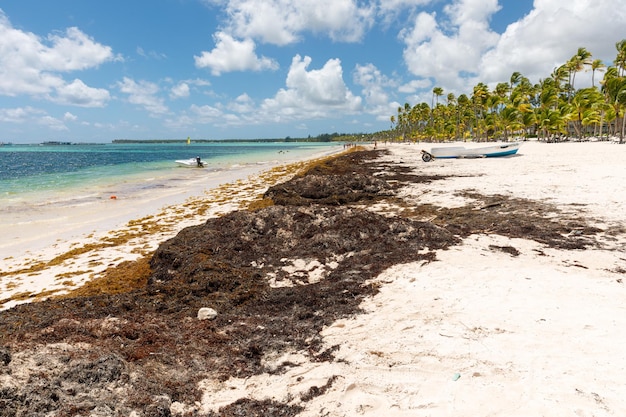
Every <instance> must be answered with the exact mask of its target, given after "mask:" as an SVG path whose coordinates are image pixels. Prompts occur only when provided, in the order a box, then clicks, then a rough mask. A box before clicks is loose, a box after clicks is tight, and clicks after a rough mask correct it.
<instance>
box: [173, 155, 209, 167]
mask: <svg viewBox="0 0 626 417" xmlns="http://www.w3.org/2000/svg"><path fill="white" fill-rule="evenodd" d="M174 162H176V163H177V164H178V166H181V167H185V168H204V167H206V163H204V162H203V161H201V160H200V157H197V158H189V159H177V160H176V161H174Z"/></svg>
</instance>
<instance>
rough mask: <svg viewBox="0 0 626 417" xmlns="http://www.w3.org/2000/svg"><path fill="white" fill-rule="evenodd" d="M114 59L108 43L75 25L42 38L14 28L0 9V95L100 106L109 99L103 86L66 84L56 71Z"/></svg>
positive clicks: (91, 65) (85, 66) (75, 81)
mask: <svg viewBox="0 0 626 417" xmlns="http://www.w3.org/2000/svg"><path fill="white" fill-rule="evenodd" d="M116 59H119V58H118V57H116V56H114V54H113V52H112V50H111V48H110V47H108V46H104V45H101V44H99V43H97V42H95V41H94V40H93V39H91V38H90V37H88V36H87V35H85V34H84V33H83V32H81V31H80V30H79V29H77V28H69V29H67V30H66V31H65V33H64V34H63V35H61V34H53V35H49V36H48V38H47V39H41V38H39V37H38V36H36V35H34V34H33V33H30V32H24V31H22V30H18V29H15V28H13V27H12V25H11V23H10V22H9V20H8V18H7V17H6V15H5V14H4V12H2V10H0V95H6V96H18V95H22V94H28V95H33V96H37V97H40V98H44V99H48V100H53V101H62V102H64V103H65V104H75V105H79V106H83V107H101V106H103V105H104V103H106V101H108V99H109V97H108V93H106V94H105V90H102V89H95V88H90V87H87V86H86V85H85V84H84V83H82V81H79V80H74V81H73V82H72V83H70V84H68V83H67V82H66V81H65V80H64V79H63V78H62V76H61V75H60V74H59V73H63V72H70V71H77V70H85V69H89V68H95V67H97V66H99V65H100V64H102V63H104V62H107V61H113V60H116ZM79 82H80V84H79ZM90 98H93V99H94V101H93V102H90V101H89V99H90Z"/></svg>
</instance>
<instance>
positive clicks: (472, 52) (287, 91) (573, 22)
mask: <svg viewBox="0 0 626 417" xmlns="http://www.w3.org/2000/svg"><path fill="white" fill-rule="evenodd" d="M624 22H626V0H569V1H567V2H565V1H563V0H535V1H534V2H533V1H531V0H499V1H498V0H152V1H150V2H146V1H137V0H124V1H119V0H108V1H106V2H104V1H85V0H54V1H44V0H5V1H2V2H0V141H4V142H14V143H28V142H30V143H32V142H41V141H44V140H70V141H77V142H109V141H111V140H113V139H116V138H133V139H154V138H186V137H187V136H190V137H192V138H203V139H247V138H282V137H286V136H291V137H306V136H308V135H311V136H317V135H319V134H321V133H332V132H345V133H357V132H374V131H379V130H384V129H387V128H389V127H390V122H389V118H390V116H391V115H394V114H395V112H396V109H397V107H398V106H399V105H403V104H404V103H406V102H408V103H410V104H411V105H413V104H415V103H418V102H421V101H426V102H430V98H431V96H432V89H433V87H435V86H437V87H442V88H443V89H444V94H447V93H454V94H456V95H459V94H462V93H467V94H471V91H472V88H473V86H474V85H476V84H477V83H478V82H485V83H487V84H488V85H491V86H493V85H495V84H496V83H498V82H504V81H508V80H509V78H510V75H511V74H512V73H513V72H515V71H519V72H521V73H522V74H524V75H525V76H527V77H529V78H530V80H531V82H537V81H539V79H540V78H545V77H546V76H548V75H549V74H550V73H551V72H552V70H553V69H554V68H555V67H557V66H559V65H561V64H563V63H564V62H565V61H567V60H568V59H569V58H570V57H571V56H573V55H574V54H575V52H576V50H577V49H578V47H585V48H587V49H588V50H589V51H590V52H591V53H592V54H593V58H594V59H602V60H604V61H605V62H606V63H607V64H610V63H611V62H612V60H613V59H614V58H615V54H616V50H615V43H616V42H618V41H620V40H622V39H625V38H626V25H625V24H624ZM589 77H590V76H588V77H587V78H589ZM596 77H597V75H596ZM585 78H586V77H585V75H578V76H577V78H576V80H577V87H580V86H581V85H582V84H583V83H584V82H585Z"/></svg>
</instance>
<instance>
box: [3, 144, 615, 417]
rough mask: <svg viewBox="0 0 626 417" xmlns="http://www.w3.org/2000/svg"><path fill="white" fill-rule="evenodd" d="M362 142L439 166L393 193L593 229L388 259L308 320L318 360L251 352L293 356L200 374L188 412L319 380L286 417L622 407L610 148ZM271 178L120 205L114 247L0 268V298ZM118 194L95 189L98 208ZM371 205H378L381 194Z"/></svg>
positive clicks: (420, 166)
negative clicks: (428, 178) (447, 147)
mask: <svg viewBox="0 0 626 417" xmlns="http://www.w3.org/2000/svg"><path fill="white" fill-rule="evenodd" d="M378 147H379V148H386V149H389V150H390V155H388V156H385V157H384V158H383V159H384V160H389V161H400V162H402V163H403V164H405V165H406V166H409V167H411V168H412V169H413V170H414V172H415V173H418V174H420V175H422V174H423V175H442V176H449V177H447V178H445V179H441V180H437V181H434V182H432V183H429V184H416V185H414V186H412V187H411V188H410V189H406V190H405V191H404V195H403V199H404V200H405V201H411V202H413V204H415V205H419V204H426V203H428V204H434V205H437V206H440V207H459V206H464V205H467V204H472V203H473V201H472V200H469V199H468V197H461V196H459V195H458V192H461V191H475V192H477V193H480V194H484V195H497V194H498V195H503V196H509V197H516V198H524V199H529V200H535V201H542V202H546V203H550V204H554V205H556V206H557V207H559V208H560V209H561V210H562V211H563V212H564V213H566V214H567V215H568V216H571V217H572V218H576V217H578V218H580V219H584V220H586V221H587V222H589V223H590V225H592V226H596V227H599V228H601V229H603V230H604V232H603V233H601V234H600V235H599V237H598V239H599V240H600V243H601V246H600V247H598V248H589V249H586V250H563V249H555V248H550V247H546V246H545V245H542V244H540V243H537V242H535V241H531V240H526V239H521V238H516V239H511V238H507V237H504V236H499V235H496V234H491V233H488V232H485V233H483V234H476V235H471V236H469V237H468V238H466V239H465V240H464V241H463V243H462V244H461V245H458V246H454V247H452V248H450V249H448V250H441V251H438V252H437V260H436V261H435V262H431V263H424V262H420V263H409V264H402V265H396V266H394V267H392V268H390V269H388V270H387V271H385V272H384V273H383V274H381V275H380V276H378V277H377V278H376V282H377V283H378V284H380V292H379V293H378V294H377V295H376V296H375V297H373V298H371V299H368V300H367V301H366V302H365V303H364V304H363V306H362V307H363V309H364V310H365V311H366V312H365V313H364V314H361V315H358V316H356V317H353V318H350V319H342V320H339V321H337V322H335V323H333V324H332V325H331V326H329V327H327V328H326V329H324V331H323V337H324V343H325V344H326V345H327V347H332V346H335V345H337V346H338V347H339V348H338V350H337V351H336V352H335V353H334V354H335V360H334V361H332V362H311V361H310V360H309V359H308V357H307V356H306V355H304V354H302V352H297V351H294V352H291V353H290V354H288V356H283V357H280V358H265V361H266V364H267V367H268V368H269V369H272V368H274V367H276V366H277V365H278V364H280V363H283V362H285V361H287V360H288V361H289V362H290V363H292V364H294V366H292V367H290V368H289V369H288V370H287V371H286V372H285V373H282V374H272V375H270V374H263V375H258V376H255V377H251V378H246V379H238V378H231V379H229V380H226V381H223V382H216V381H212V380H205V381H203V382H202V383H201V387H202V389H203V390H204V392H205V394H204V398H203V402H202V404H201V405H200V408H201V409H202V410H203V411H204V412H209V411H217V410H218V409H219V407H221V406H224V405H228V404H231V403H232V402H234V401H236V400H237V399H240V398H252V399H259V400H262V399H275V400H277V401H280V402H289V401H293V402H298V399H299V398H300V395H301V394H303V393H305V392H307V391H308V390H309V389H310V388H311V387H313V386H316V387H320V386H323V385H324V384H326V383H327V381H329V380H330V379H331V378H333V383H332V385H331V386H330V387H328V389H327V390H326V392H325V393H324V394H322V395H320V396H317V397H315V398H313V399H312V400H310V401H308V402H306V403H302V406H304V407H305V410H304V412H302V413H301V414H300V415H302V416H337V417H339V416H392V417H395V416H453V415H454V416H531V415H532V416H534V415H545V416H623V415H626V383H625V382H624V375H625V374H626V355H625V354H624V346H625V345H626V334H625V333H624V329H626V287H625V284H624V282H623V278H624V275H625V274H626V254H625V252H626V228H625V227H624V224H625V221H626V183H625V182H624V178H626V163H625V162H624V161H626V146H620V145H616V144H613V143H608V142H593V143H592V142H585V143H561V144H546V143H537V142H525V143H524V144H523V145H522V147H521V149H520V151H519V153H518V155H516V156H514V157H507V158H493V159H490V158H488V159H466V160H435V161H433V162H430V163H424V162H422V160H421V158H420V150H421V149H428V148H429V147H430V145H429V144H419V145H416V144H411V145H408V144H407V145H405V144H394V145H385V144H380V143H379V144H378ZM278 174H279V175H265V176H263V175H256V176H252V177H250V178H249V179H248V180H247V181H245V182H244V181H240V182H233V183H231V184H230V185H229V186H228V187H226V188H224V187H222V188H220V187H218V185H219V184H215V187H214V188H210V189H207V190H206V191H202V192H201V193H200V194H199V195H195V196H187V197H186V198H187V200H186V201H187V203H181V202H171V203H172V205H165V207H164V208H162V209H155V206H154V204H152V205H151V204H148V205H145V206H143V207H142V206H141V205H137V204H135V208H137V209H138V211H132V210H130V209H129V210H128V211H127V212H125V213H132V214H134V215H136V217H128V218H125V219H123V223H124V222H127V221H130V220H132V219H144V221H143V222H142V221H137V222H129V223H128V224H126V225H125V226H124V225H122V226H120V227H118V228H117V229H112V231H109V232H108V234H109V235H111V234H117V235H122V234H123V233H128V232H129V231H133V230H135V228H139V229H141V227H142V224H143V227H144V229H145V230H146V232H145V233H143V234H142V233H137V234H135V235H134V237H133V239H130V240H128V241H127V242H126V243H125V244H124V245H122V246H120V247H110V248H102V249H99V250H98V251H96V252H85V253H84V254H82V255H80V256H79V257H76V258H72V259H71V260H69V261H68V262H64V263H61V264H59V265H54V266H49V267H46V268H45V269H43V270H40V271H37V272H34V273H29V272H27V271H25V272H24V273H23V274H19V275H18V276H15V275H12V276H4V277H2V278H1V281H0V299H5V298H7V297H10V296H11V295H12V294H15V293H21V292H32V293H33V294H38V293H41V292H42V291H44V290H51V289H59V288H63V287H71V288H73V287H76V286H78V285H79V284H80V283H81V282H84V281H85V280H88V279H90V277H93V276H94V275H97V273H98V271H101V269H102V268H101V266H102V265H105V266H106V265H110V264H115V263H118V262H120V261H121V260H122V259H128V258H132V256H139V254H140V253H147V252H150V251H151V250H154V249H155V247H156V245H158V243H159V242H160V241H162V240H164V239H166V238H167V237H169V236H172V235H173V234H175V232H176V231H177V230H180V228H182V227H184V226H185V225H190V224H196V223H199V222H202V221H203V219H206V217H207V216H214V215H217V214H219V213H220V212H226V211H229V210H234V209H237V208H238V203H239V202H240V201H246V200H249V199H253V198H256V196H257V195H258V194H259V193H262V192H263V191H264V190H265V188H266V187H267V185H269V183H271V182H272V181H277V179H278V178H280V177H281V175H282V178H285V177H286V176H288V175H289V173H288V172H287V171H280V170H279V172H278ZM204 185H205V186H206V184H204ZM224 194H227V195H228V198H225V197H224ZM220 195H221V196H222V197H224V198H222V199H220ZM207 198H209V199H211V201H212V202H213V203H212V204H211V209H210V210H209V211H198V210H197V207H198V206H200V205H199V204H195V202H197V201H198V200H200V199H207ZM120 203H121V204H124V202H123V201H107V202H106V203H103V207H104V208H103V210H108V209H109V207H110V206H112V205H117V204H120ZM159 203H162V202H159ZM140 207H141V209H139V208H140ZM372 209H375V210H377V211H380V212H384V211H385V207H384V206H374V207H372ZM142 210H143V211H142ZM151 210H152V211H151ZM155 210H160V211H156V212H155ZM187 214H188V215H187ZM154 221H156V222H160V224H161V225H162V226H163V228H162V229H161V230H160V231H159V233H157V234H151V233H150V232H149V230H150V228H149V227H148V223H149V222H151V224H152V223H154ZM118 223H119V221H118ZM166 226H167V227H166ZM106 235H107V233H105V231H99V232H97V233H94V234H93V235H92V236H91V237H85V236H82V235H81V236H82V237H79V238H76V239H75V240H67V241H64V240H61V241H58V242H53V243H52V244H50V245H48V246H46V247H44V248H42V249H41V250H39V251H38V252H36V253H34V252H31V253H22V254H21V255H16V256H6V253H7V252H4V253H3V259H2V260H1V261H2V262H3V268H2V269H3V270H15V269H19V268H27V267H28V265H31V264H35V263H37V262H39V261H42V260H45V259H50V258H51V257H54V256H56V254H59V253H64V252H67V250H68V249H71V248H72V247H80V246H81V245H83V246H84V245H85V244H87V243H89V242H93V241H99V240H101V239H102V238H103V236H106ZM60 236H61V237H62V236H63V235H62V234H61V235H60ZM493 245H495V246H511V247H514V248H515V249H517V251H518V252H519V255H518V256H513V255H511V254H508V253H505V252H497V251H493V250H491V249H490V246H493ZM5 250H6V249H5ZM86 265H87V266H86ZM83 270H85V271H86V270H91V271H90V272H87V271H86V272H84V273H82V274H74V275H71V281H72V283H68V282H64V281H67V279H63V278H59V277H63V276H65V275H64V273H69V272H72V271H79V272H80V271H83ZM12 305H14V303H13V302H9V303H5V305H3V306H0V307H3V308H5V309H6V308H10V307H11V306H12ZM296 364H297V366H295V365H296Z"/></svg>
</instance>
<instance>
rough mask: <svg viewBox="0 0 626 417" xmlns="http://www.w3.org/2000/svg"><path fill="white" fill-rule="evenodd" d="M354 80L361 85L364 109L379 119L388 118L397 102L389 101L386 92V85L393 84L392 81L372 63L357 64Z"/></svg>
mask: <svg viewBox="0 0 626 417" xmlns="http://www.w3.org/2000/svg"><path fill="white" fill-rule="evenodd" d="M354 82H355V83H356V84H358V85H360V86H362V87H363V90H362V95H363V97H364V98H365V103H366V108H365V110H366V111H367V112H368V113H370V114H373V115H375V116H376V117H377V118H378V119H380V120H387V119H389V115H390V114H393V112H394V111H395V110H396V108H397V107H398V103H397V102H394V101H391V99H390V96H389V93H388V92H387V91H388V90H387V89H388V87H390V86H393V85H394V82H393V81H391V80H390V79H389V78H388V77H386V76H385V75H383V74H382V73H381V72H380V70H379V69H378V68H376V66H375V65H374V64H366V65H357V66H356V69H355V71H354Z"/></svg>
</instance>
